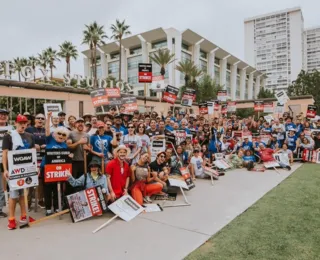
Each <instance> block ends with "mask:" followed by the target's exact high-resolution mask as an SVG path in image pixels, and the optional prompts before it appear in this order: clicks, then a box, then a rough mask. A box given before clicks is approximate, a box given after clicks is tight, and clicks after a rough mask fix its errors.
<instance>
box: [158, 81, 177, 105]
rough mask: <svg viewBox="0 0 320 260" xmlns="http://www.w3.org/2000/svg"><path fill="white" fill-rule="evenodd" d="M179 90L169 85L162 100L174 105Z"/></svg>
mask: <svg viewBox="0 0 320 260" xmlns="http://www.w3.org/2000/svg"><path fill="white" fill-rule="evenodd" d="M178 93H179V89H178V88H176V87H173V86H170V85H168V86H167V88H166V90H165V92H164V93H163V98H162V100H163V101H165V102H168V103H170V104H174V103H175V102H176V100H177V96H178Z"/></svg>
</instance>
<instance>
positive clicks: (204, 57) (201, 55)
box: [200, 50, 207, 59]
mask: <svg viewBox="0 0 320 260" xmlns="http://www.w3.org/2000/svg"><path fill="white" fill-rule="evenodd" d="M200 58H203V59H207V53H206V52H205V51H203V50H200Z"/></svg>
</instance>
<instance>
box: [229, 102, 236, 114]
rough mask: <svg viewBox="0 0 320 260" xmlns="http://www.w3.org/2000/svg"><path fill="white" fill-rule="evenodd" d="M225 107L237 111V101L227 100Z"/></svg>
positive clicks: (230, 110)
mask: <svg viewBox="0 0 320 260" xmlns="http://www.w3.org/2000/svg"><path fill="white" fill-rule="evenodd" d="M227 109H228V112H236V111H237V102H235V101H228V102H227Z"/></svg>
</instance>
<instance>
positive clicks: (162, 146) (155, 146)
mask: <svg viewBox="0 0 320 260" xmlns="http://www.w3.org/2000/svg"><path fill="white" fill-rule="evenodd" d="M165 150H166V140H165V139H162V140H153V141H152V142H151V161H152V162H153V161H154V160H156V158H157V154H158V153H160V152H164V151H165Z"/></svg>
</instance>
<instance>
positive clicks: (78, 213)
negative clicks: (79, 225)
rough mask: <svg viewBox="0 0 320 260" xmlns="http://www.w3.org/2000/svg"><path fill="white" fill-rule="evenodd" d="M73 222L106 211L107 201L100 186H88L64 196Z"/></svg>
mask: <svg viewBox="0 0 320 260" xmlns="http://www.w3.org/2000/svg"><path fill="white" fill-rule="evenodd" d="M66 200H67V205H68V206H69V209H70V215H71V219H72V221H73V222H79V221H82V220H84V219H87V218H91V217H93V216H100V215H102V214H103V213H104V212H106V211H107V203H106V201H105V198H104V194H103V192H102V188H101V186H97V187H95V188H89V189H86V190H83V191H79V192H76V193H74V194H71V195H68V196H66Z"/></svg>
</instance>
